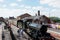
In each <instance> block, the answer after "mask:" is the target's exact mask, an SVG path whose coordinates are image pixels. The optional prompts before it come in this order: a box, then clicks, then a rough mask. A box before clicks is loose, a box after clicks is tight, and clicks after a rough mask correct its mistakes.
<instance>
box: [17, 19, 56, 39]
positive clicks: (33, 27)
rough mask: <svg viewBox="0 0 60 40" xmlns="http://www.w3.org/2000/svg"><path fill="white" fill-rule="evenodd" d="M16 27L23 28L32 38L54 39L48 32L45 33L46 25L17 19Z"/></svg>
mask: <svg viewBox="0 0 60 40" xmlns="http://www.w3.org/2000/svg"><path fill="white" fill-rule="evenodd" d="M17 27H19V28H22V29H24V32H25V33H27V34H28V35H29V36H30V37H31V39H32V40H56V38H54V37H53V36H51V35H50V33H47V28H48V25H45V24H37V23H34V22H32V20H28V19H26V20H18V21H17Z"/></svg>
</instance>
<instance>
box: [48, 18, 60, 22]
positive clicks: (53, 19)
mask: <svg viewBox="0 0 60 40" xmlns="http://www.w3.org/2000/svg"><path fill="white" fill-rule="evenodd" d="M49 18H50V19H51V20H52V21H54V22H58V23H60V18H58V17H49Z"/></svg>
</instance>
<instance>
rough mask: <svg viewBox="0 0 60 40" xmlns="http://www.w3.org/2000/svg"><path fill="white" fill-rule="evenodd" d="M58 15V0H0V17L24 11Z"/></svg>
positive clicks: (59, 11) (59, 9)
mask: <svg viewBox="0 0 60 40" xmlns="http://www.w3.org/2000/svg"><path fill="white" fill-rule="evenodd" d="M38 10H40V11H41V15H46V16H49V13H50V16H56V17H60V0H0V17H1V16H2V17H9V16H15V17H16V16H19V15H21V14H24V13H29V14H31V15H35V13H37V11H38Z"/></svg>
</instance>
